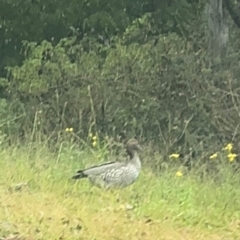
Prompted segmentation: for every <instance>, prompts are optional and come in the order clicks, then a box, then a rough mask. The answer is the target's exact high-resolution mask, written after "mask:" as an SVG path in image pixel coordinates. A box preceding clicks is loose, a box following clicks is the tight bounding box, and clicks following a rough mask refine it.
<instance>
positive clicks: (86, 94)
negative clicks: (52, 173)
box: [2, 34, 240, 152]
mask: <svg viewBox="0 0 240 240" xmlns="http://www.w3.org/2000/svg"><path fill="white" fill-rule="evenodd" d="M203 46H204V45H203V44H201V43H199V44H198V45H197V46H196V44H193V43H192V42H189V41H187V40H185V39H183V38H181V37H179V36H178V35H176V34H169V35H168V36H163V35H162V36H161V35H160V36H159V40H158V41H157V42H156V41H154V40H153V41H148V42H147V43H144V44H138V43H131V44H129V45H125V44H123V43H121V41H119V40H115V42H114V44H112V45H111V46H110V45H109V46H106V45H101V44H99V43H97V42H94V40H92V39H90V40H89V39H87V40H86V39H84V40H83V41H82V42H81V43H80V44H79V43H77V42H75V40H74V38H73V39H63V40H61V41H60V42H59V43H58V44H57V45H56V46H53V45H52V44H51V43H50V42H47V41H43V42H42V43H41V44H40V45H36V44H34V43H26V44H25V56H26V57H25V60H24V62H23V64H22V65H21V66H19V67H17V66H16V67H11V68H10V67H9V68H8V78H7V79H3V80H4V81H3V83H4V84H3V85H4V86H5V85H6V84H7V93H8V98H9V102H8V104H7V105H4V106H3V109H5V110H4V111H5V112H6V111H7V112H8V116H11V117H13V116H15V117H16V119H15V121H14V123H12V124H11V125H10V126H9V125H3V126H2V128H3V130H4V131H5V132H7V133H8V135H9V136H11V137H15V136H16V135H20V136H26V135H28V134H33V132H39V131H40V132H41V133H42V136H44V135H46V136H50V135H51V136H55V137H58V136H59V132H61V131H62V130H64V129H65V128H66V127H69V126H71V127H73V128H74V130H75V132H76V133H77V134H78V135H79V136H80V137H85V136H86V135H87V134H88V133H89V131H97V132H98V134H99V135H100V136H104V135H111V136H113V137H117V136H120V137H124V138H125V137H126V138H129V137H131V136H137V137H139V138H143V139H145V140H146V141H154V142H155V143H159V144H160V145H159V146H161V150H162V151H163V152H164V151H166V152H168V151H169V149H171V151H172V150H176V149H177V150H181V151H185V149H187V151H188V150H189V148H191V149H193V150H194V151H199V150H201V149H202V147H204V146H208V147H209V143H211V148H212V149H215V147H216V146H217V145H218V144H219V143H220V142H221V141H230V140H232V138H233V137H234V138H236V137H238V134H239V130H238V121H239V113H240V112H239V109H238V108H239V99H238V91H239V90H238V89H239V84H240V83H239V81H237V77H238V75H239V59H238V58H239V57H238V55H237V54H234V53H230V54H229V56H230V57H226V58H225V59H223V60H220V59H214V60H210V59H211V58H210V57H209V56H208V53H207V51H206V50H204V47H203ZM5 112H3V113H2V114H3V115H5ZM6 126H7V128H6ZM36 130H37V131H36ZM233 135H234V136H233Z"/></svg>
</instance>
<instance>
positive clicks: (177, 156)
mask: <svg viewBox="0 0 240 240" xmlns="http://www.w3.org/2000/svg"><path fill="white" fill-rule="evenodd" d="M169 157H170V158H179V154H177V153H173V154H171V155H170V156H169Z"/></svg>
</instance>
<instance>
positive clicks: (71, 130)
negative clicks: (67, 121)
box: [65, 128, 73, 132]
mask: <svg viewBox="0 0 240 240" xmlns="http://www.w3.org/2000/svg"><path fill="white" fill-rule="evenodd" d="M65 132H73V128H66V129H65Z"/></svg>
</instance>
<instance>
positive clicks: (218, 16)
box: [206, 0, 228, 57]
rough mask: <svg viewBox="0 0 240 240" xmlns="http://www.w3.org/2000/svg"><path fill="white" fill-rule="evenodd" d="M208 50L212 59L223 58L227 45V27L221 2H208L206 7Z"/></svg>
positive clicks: (212, 0) (219, 0) (213, 0)
mask: <svg viewBox="0 0 240 240" xmlns="http://www.w3.org/2000/svg"><path fill="white" fill-rule="evenodd" d="M206 14H207V20H208V28H209V38H208V41H209V50H210V51H211V53H212V54H213V56H214V57H224V56H225V55H226V52H227V44H228V25H227V19H226V13H225V11H224V9H223V0H209V2H208V4H207V6H206Z"/></svg>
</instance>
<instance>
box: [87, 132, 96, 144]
mask: <svg viewBox="0 0 240 240" xmlns="http://www.w3.org/2000/svg"><path fill="white" fill-rule="evenodd" d="M89 137H90V138H91V140H92V146H93V147H96V146H97V136H96V135H93V134H92V133H90V134H89Z"/></svg>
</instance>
